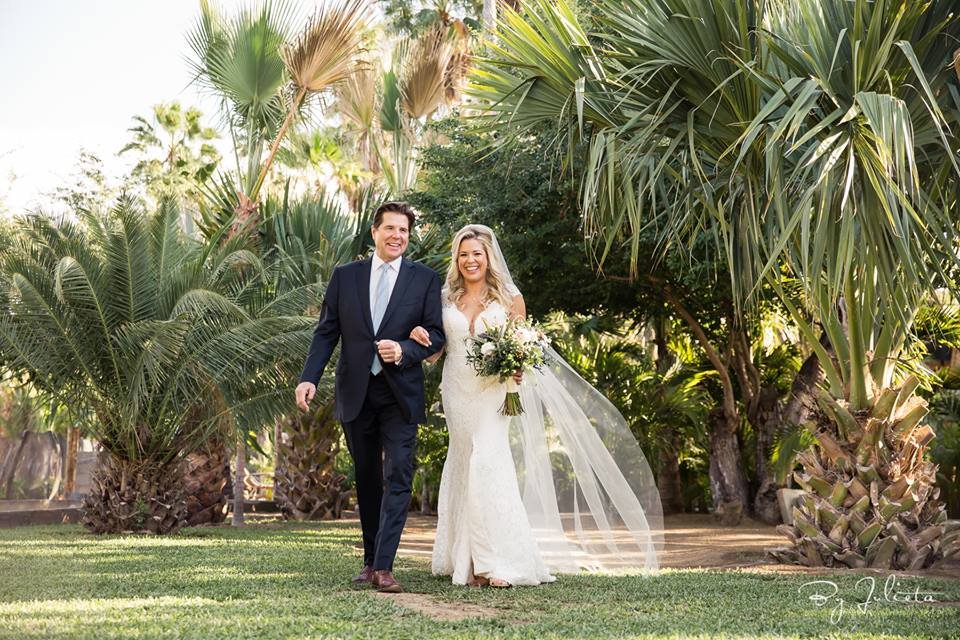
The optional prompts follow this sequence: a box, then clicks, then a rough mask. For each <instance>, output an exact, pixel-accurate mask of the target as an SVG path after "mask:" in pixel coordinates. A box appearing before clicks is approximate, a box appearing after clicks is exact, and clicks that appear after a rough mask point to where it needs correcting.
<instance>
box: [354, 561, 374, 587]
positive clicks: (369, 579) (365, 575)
mask: <svg viewBox="0 0 960 640" xmlns="http://www.w3.org/2000/svg"><path fill="white" fill-rule="evenodd" d="M353 584H373V567H371V566H370V565H369V564H365V565H363V571H361V572H360V573H358V574H357V575H356V576H354V578H353Z"/></svg>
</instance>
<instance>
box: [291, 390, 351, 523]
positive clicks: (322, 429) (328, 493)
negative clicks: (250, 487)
mask: <svg viewBox="0 0 960 640" xmlns="http://www.w3.org/2000/svg"><path fill="white" fill-rule="evenodd" d="M326 395H327V396H329V391H328V392H327V394H326ZM276 446H277V449H278V451H279V453H280V461H281V462H280V464H279V465H278V467H277V470H276V474H275V476H274V478H275V479H274V486H273V495H274V499H275V500H276V501H277V504H278V505H279V506H280V509H281V511H282V512H283V515H284V517H286V518H289V519H292V520H324V519H331V518H339V517H340V513H341V511H342V510H343V508H344V506H345V504H344V503H345V500H346V492H345V491H344V490H343V482H344V480H346V478H345V477H344V476H343V474H341V473H339V472H337V471H336V469H335V468H334V465H335V459H336V457H337V454H338V453H339V452H340V425H339V424H338V423H337V421H336V420H335V419H334V417H333V403H332V402H329V401H328V402H326V403H323V404H321V405H319V407H318V409H316V410H315V411H314V412H313V413H307V414H302V413H299V412H297V413H295V414H290V415H288V416H287V417H286V418H285V421H284V425H283V437H282V439H281V440H280V441H279V442H277V443H276Z"/></svg>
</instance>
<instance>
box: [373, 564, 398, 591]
mask: <svg viewBox="0 0 960 640" xmlns="http://www.w3.org/2000/svg"><path fill="white" fill-rule="evenodd" d="M373 586H375V587H376V588H377V591H380V592H382V593H400V592H401V591H403V589H401V588H400V583H399V582H397V579H396V578H394V577H393V574H392V573H391V572H390V571H388V570H386V569H382V570H380V571H374V572H373Z"/></svg>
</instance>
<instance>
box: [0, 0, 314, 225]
mask: <svg viewBox="0 0 960 640" xmlns="http://www.w3.org/2000/svg"><path fill="white" fill-rule="evenodd" d="M218 4H219V5H220V6H221V7H223V8H224V9H225V10H227V11H229V10H230V8H231V7H236V6H239V5H241V4H246V2H244V0H220V2H219V3H218ZM302 4H303V5H304V6H305V11H306V12H309V11H310V9H311V8H312V7H313V6H314V5H315V2H314V1H313V0H305V1H304V2H303V3H302ZM199 6H200V5H199V0H0V63H2V68H3V70H4V73H3V89H2V94H0V211H2V210H3V209H6V210H7V212H8V214H9V213H12V214H17V213H22V212H26V211H30V210H35V209H37V208H38V207H47V206H50V202H51V198H50V194H51V193H52V192H53V191H54V190H55V189H56V188H57V186H59V185H63V184H67V183H68V180H69V178H70V175H71V174H72V173H73V170H74V168H75V167H76V165H77V159H78V156H79V153H80V150H81V149H87V150H90V151H92V152H94V153H96V154H97V155H99V156H100V157H101V159H102V160H103V161H104V166H105V172H106V173H107V175H108V176H111V175H112V176H120V175H122V174H124V173H125V172H126V169H127V168H129V166H130V165H132V161H131V160H130V159H128V158H126V157H120V158H118V157H117V152H118V151H119V150H120V149H121V148H122V147H123V145H124V144H126V143H127V142H128V141H129V139H130V134H129V132H128V131H127V129H128V128H129V127H131V126H132V118H133V116H134V115H144V116H149V115H150V113H151V109H152V106H153V105H154V104H157V103H160V102H168V101H171V100H178V101H180V103H181V104H182V105H184V106H198V107H200V108H201V109H202V111H203V113H204V115H205V116H206V117H205V121H206V122H208V123H210V124H215V122H216V118H215V109H216V104H215V103H214V102H213V101H212V100H211V99H210V97H209V96H203V95H200V93H199V92H198V90H197V89H196V88H195V87H194V86H191V85H190V67H189V64H188V63H187V59H186V56H187V55H188V53H189V46H188V45H187V41H186V35H187V33H188V31H189V30H190V29H191V28H192V26H193V25H194V23H195V21H196V19H197V17H198V16H199V12H200V10H199Z"/></svg>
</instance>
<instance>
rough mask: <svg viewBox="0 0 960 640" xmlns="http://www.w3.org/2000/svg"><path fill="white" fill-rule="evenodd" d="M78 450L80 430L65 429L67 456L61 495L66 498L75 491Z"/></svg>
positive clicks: (77, 428)
mask: <svg viewBox="0 0 960 640" xmlns="http://www.w3.org/2000/svg"><path fill="white" fill-rule="evenodd" d="M79 449H80V428H79V427H70V428H69V429H67V456H66V463H65V464H64V468H63V495H64V497H66V498H69V497H70V494H71V493H73V492H74V491H76V487H77V452H78V451H79Z"/></svg>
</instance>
